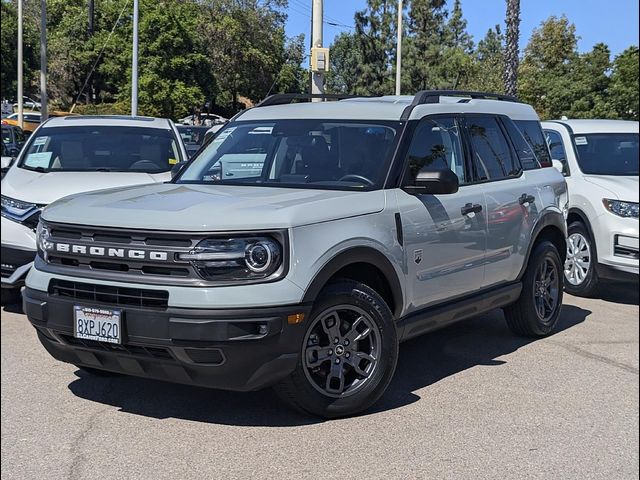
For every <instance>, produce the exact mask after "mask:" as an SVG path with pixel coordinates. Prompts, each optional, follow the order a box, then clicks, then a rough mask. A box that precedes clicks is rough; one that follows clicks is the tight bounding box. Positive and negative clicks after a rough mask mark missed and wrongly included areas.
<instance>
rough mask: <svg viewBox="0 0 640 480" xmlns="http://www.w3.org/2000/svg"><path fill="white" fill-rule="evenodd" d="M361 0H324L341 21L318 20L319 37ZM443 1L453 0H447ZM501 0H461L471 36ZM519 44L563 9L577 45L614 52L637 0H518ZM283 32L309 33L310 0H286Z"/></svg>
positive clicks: (624, 38) (624, 40)
mask: <svg viewBox="0 0 640 480" xmlns="http://www.w3.org/2000/svg"><path fill="white" fill-rule="evenodd" d="M365 3H366V2H365V0H325V2H324V5H325V6H324V13H325V22H333V23H340V24H344V25H345V26H338V27H336V26H332V25H328V24H327V23H325V25H324V43H325V45H326V46H328V45H329V44H330V43H331V41H332V40H333V38H334V37H335V36H336V35H337V34H339V33H340V32H341V31H350V30H351V29H350V28H348V26H351V27H352V26H353V14H354V13H355V12H356V11H357V10H361V9H363V8H364V5H365ZM448 3H449V6H451V5H453V0H449V2H448ZM505 4H506V1H505V0H462V10H463V12H464V16H465V18H466V20H467V29H468V31H469V33H471V34H472V35H473V38H474V40H475V41H476V42H477V41H478V40H480V39H481V38H482V37H483V36H484V34H485V33H486V32H487V30H488V29H489V28H490V27H493V26H494V25H495V24H496V23H501V24H504V13H505ZM520 5H521V9H522V12H521V18H522V23H521V26H520V34H521V48H524V46H525V45H526V43H527V41H528V40H529V36H530V35H531V32H532V31H533V29H534V28H536V27H537V26H539V25H540V22H542V21H543V20H545V19H546V18H548V17H549V16H551V15H557V16H560V15H562V14H566V16H567V17H568V18H569V20H570V21H571V22H573V23H574V24H575V25H576V32H577V34H578V36H579V37H580V40H579V42H578V49H579V50H580V51H587V50H590V49H591V47H593V45H594V44H596V43H598V42H604V43H606V44H607V45H609V48H610V49H611V52H612V53H613V54H614V55H615V54H617V53H620V52H621V51H622V50H624V49H625V48H627V47H628V46H630V45H638V1H637V0H605V1H602V0H521V2H520ZM288 13H289V19H288V22H287V35H289V36H293V35H298V34H300V33H304V34H305V38H306V39H307V40H308V39H309V31H310V26H311V0H289V12H288Z"/></svg>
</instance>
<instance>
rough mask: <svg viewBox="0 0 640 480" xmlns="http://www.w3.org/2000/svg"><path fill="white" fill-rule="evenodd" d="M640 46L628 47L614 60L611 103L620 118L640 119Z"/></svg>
mask: <svg viewBox="0 0 640 480" xmlns="http://www.w3.org/2000/svg"><path fill="white" fill-rule="evenodd" d="M639 71H640V66H639V65H638V47H637V46H633V47H629V48H627V49H626V50H625V51H624V52H622V53H621V54H620V55H618V56H617V57H616V58H615V60H614V61H613V71H612V73H611V83H610V85H609V105H610V107H611V109H612V110H613V111H614V112H615V114H616V116H618V117H619V118H624V119H628V120H636V121H637V120H638V110H640V106H639V104H640V100H639V99H640V95H639V94H638V84H639V80H638V72H639Z"/></svg>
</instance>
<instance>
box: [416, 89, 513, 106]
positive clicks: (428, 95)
mask: <svg viewBox="0 0 640 480" xmlns="http://www.w3.org/2000/svg"><path fill="white" fill-rule="evenodd" d="M440 97H463V98H464V97H466V98H472V99H482V100H502V101H504V102H516V103H521V102H520V100H519V99H518V98H516V97H512V96H510V95H504V94H502V93H489V92H473V91H467V90H421V91H419V92H418V93H416V95H415V96H414V97H413V101H412V102H411V105H424V104H427V103H440Z"/></svg>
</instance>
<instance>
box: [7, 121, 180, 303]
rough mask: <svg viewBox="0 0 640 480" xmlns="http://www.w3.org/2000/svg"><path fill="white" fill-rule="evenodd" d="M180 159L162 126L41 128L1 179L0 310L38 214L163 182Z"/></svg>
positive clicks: (167, 126)
mask: <svg viewBox="0 0 640 480" xmlns="http://www.w3.org/2000/svg"><path fill="white" fill-rule="evenodd" d="M187 158H188V157H187V155H186V152H185V150H184V146H183V144H182V141H181V140H180V135H179V134H178V132H177V131H176V128H175V126H174V124H173V122H172V121H171V120H167V119H160V118H150V117H125V116H69V117H55V118H51V119H49V120H48V121H46V122H45V123H43V124H42V125H41V126H40V127H39V128H38V129H37V130H36V131H35V132H34V133H33V134H32V135H31V137H30V138H29V140H28V142H27V144H26V145H25V146H24V148H23V149H22V151H21V153H20V155H19V157H18V158H17V160H16V161H15V162H14V164H13V166H12V167H11V168H10V169H9V171H8V172H7V174H6V175H5V177H4V178H3V179H2V305H6V304H8V303H13V302H15V301H18V299H19V292H20V288H21V287H22V285H23V284H24V278H25V277H26V275H27V272H28V271H29V269H30V268H31V265H32V264H33V259H34V258H35V256H36V240H35V239H36V233H35V230H36V225H37V224H38V219H39V217H40V212H41V210H42V208H43V207H44V206H46V205H48V204H49V203H51V202H53V201H54V200H58V199H59V198H62V197H64V196H67V195H71V194H74V193H80V192H88V191H92V190H100V189H104V188H109V187H124V186H129V185H137V184H142V183H156V182H158V183H161V182H165V181H167V180H169V179H170V178H171V168H172V167H173V166H174V165H176V164H178V163H180V162H183V161H186V160H187Z"/></svg>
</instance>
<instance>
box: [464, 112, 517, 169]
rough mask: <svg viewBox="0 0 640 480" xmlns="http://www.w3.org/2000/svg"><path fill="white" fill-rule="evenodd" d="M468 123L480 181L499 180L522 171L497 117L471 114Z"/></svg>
mask: <svg viewBox="0 0 640 480" xmlns="http://www.w3.org/2000/svg"><path fill="white" fill-rule="evenodd" d="M467 125H468V129H469V135H470V138H471V146H472V148H473V164H474V168H475V171H476V175H477V179H478V180H479V181H484V180H499V179H501V178H506V177H510V176H514V175H518V173H520V165H519V164H518V162H517V160H516V159H515V158H514V154H513V151H512V150H511V146H510V145H509V142H508V141H507V138H506V136H505V134H504V133H503V131H502V128H501V127H500V124H499V123H498V121H497V119H496V118H494V117H489V116H486V117H485V116H471V117H468V120H467Z"/></svg>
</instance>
